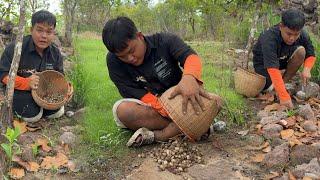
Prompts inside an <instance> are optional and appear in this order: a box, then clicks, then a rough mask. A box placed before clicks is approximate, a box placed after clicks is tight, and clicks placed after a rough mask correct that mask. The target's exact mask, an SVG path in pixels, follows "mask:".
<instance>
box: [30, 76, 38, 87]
mask: <svg viewBox="0 0 320 180" xmlns="http://www.w3.org/2000/svg"><path fill="white" fill-rule="evenodd" d="M29 79H30V81H29V86H30V88H31V89H37V88H38V85H39V79H40V78H39V76H38V75H36V74H32V75H31V76H30V77H29Z"/></svg>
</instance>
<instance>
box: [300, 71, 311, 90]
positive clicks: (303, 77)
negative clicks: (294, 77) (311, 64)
mask: <svg viewBox="0 0 320 180" xmlns="http://www.w3.org/2000/svg"><path fill="white" fill-rule="evenodd" d="M310 78H311V69H309V68H307V67H304V68H303V71H302V73H301V80H302V84H303V85H304V86H306V85H307V82H308V80H309V79H310Z"/></svg>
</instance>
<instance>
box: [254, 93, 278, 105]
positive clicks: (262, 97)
mask: <svg viewBox="0 0 320 180" xmlns="http://www.w3.org/2000/svg"><path fill="white" fill-rule="evenodd" d="M256 99H258V100H262V101H267V102H269V103H271V102H273V101H274V95H273V94H271V93H266V94H263V95H261V94H259V95H258V97H257V98H256Z"/></svg>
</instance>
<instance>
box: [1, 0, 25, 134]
mask: <svg viewBox="0 0 320 180" xmlns="http://www.w3.org/2000/svg"><path fill="white" fill-rule="evenodd" d="M24 26H25V4H24V0H20V19H19V33H18V35H17V38H16V43H15V49H14V55H13V58H12V63H11V68H10V71H9V82H8V84H7V90H6V94H5V100H4V102H3V103H1V109H0V118H1V119H0V120H1V128H2V133H5V130H6V128H7V126H9V127H12V118H13V116H12V100H13V93H14V83H15V81H14V79H15V78H16V74H17V71H18V67H19V62H20V57H21V48H22V41H23V33H24Z"/></svg>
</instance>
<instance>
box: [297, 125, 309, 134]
mask: <svg viewBox="0 0 320 180" xmlns="http://www.w3.org/2000/svg"><path fill="white" fill-rule="evenodd" d="M295 127H296V128H298V129H299V131H300V132H303V133H307V131H306V130H304V129H303V127H301V126H300V125H299V124H295Z"/></svg>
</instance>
